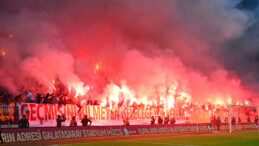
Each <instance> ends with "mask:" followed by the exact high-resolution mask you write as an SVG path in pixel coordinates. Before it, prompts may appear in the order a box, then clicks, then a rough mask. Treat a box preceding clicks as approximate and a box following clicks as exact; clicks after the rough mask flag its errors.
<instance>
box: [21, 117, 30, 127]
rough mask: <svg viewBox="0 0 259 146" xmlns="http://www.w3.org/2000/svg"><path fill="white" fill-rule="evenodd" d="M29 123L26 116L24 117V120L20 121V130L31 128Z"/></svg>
mask: <svg viewBox="0 0 259 146" xmlns="http://www.w3.org/2000/svg"><path fill="white" fill-rule="evenodd" d="M29 125H30V124H29V121H28V120H27V119H26V115H23V118H22V119H21V120H20V121H19V124H18V126H19V128H29Z"/></svg>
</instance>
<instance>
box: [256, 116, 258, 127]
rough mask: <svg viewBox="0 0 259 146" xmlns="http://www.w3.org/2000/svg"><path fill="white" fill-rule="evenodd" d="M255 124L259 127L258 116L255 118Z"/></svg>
mask: <svg viewBox="0 0 259 146" xmlns="http://www.w3.org/2000/svg"><path fill="white" fill-rule="evenodd" d="M255 124H256V125H257V126H258V116H255Z"/></svg>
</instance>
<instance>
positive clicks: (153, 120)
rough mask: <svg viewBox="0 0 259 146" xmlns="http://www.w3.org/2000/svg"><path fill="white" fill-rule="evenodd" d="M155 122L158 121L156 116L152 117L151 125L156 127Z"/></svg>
mask: <svg viewBox="0 0 259 146" xmlns="http://www.w3.org/2000/svg"><path fill="white" fill-rule="evenodd" d="M155 121H156V120H155V118H154V116H152V117H151V125H154V124H155Z"/></svg>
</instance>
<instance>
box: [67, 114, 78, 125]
mask: <svg viewBox="0 0 259 146" xmlns="http://www.w3.org/2000/svg"><path fill="white" fill-rule="evenodd" d="M69 126H70V127H76V126H77V122H76V117H75V116H73V118H72V120H71V121H70V125H69Z"/></svg>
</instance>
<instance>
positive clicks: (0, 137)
mask: <svg viewBox="0 0 259 146" xmlns="http://www.w3.org/2000/svg"><path fill="white" fill-rule="evenodd" d="M0 140H1V143H2V144H3V143H4V142H3V138H2V128H1V125H0Z"/></svg>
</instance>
